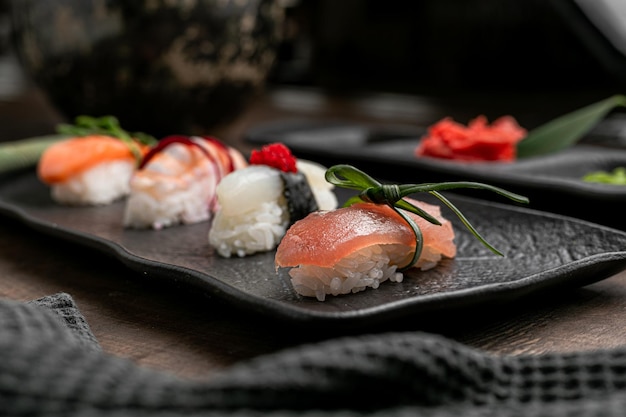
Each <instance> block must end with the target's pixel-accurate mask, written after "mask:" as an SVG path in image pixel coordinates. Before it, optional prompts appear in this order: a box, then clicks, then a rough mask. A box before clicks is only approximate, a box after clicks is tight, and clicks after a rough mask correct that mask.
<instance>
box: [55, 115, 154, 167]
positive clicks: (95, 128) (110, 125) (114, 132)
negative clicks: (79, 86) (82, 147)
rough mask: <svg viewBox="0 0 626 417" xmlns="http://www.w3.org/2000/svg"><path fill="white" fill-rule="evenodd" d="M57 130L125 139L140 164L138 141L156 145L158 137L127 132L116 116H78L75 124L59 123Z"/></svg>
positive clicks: (63, 132) (73, 133) (69, 133)
mask: <svg viewBox="0 0 626 417" xmlns="http://www.w3.org/2000/svg"><path fill="white" fill-rule="evenodd" d="M56 130H57V132H58V133H61V134H65V135H71V136H89V135H106V136H112V137H114V138H118V139H120V140H121V141H123V142H124V143H125V144H126V145H127V146H128V149H130V151H131V152H132V154H133V156H134V157H135V159H136V160H137V163H138V164H139V163H140V162H141V158H142V155H141V152H140V151H139V147H138V146H137V143H136V142H135V141H137V142H139V143H142V144H144V145H149V146H151V145H154V144H156V143H157V140H156V138H154V137H153V136H151V135H149V134H147V133H143V132H133V133H130V132H127V131H126V130H124V129H122V127H121V126H120V123H119V120H118V119H117V117H115V116H102V117H92V116H78V117H76V119H74V124H65V123H62V124H59V125H58V126H57V129H56Z"/></svg>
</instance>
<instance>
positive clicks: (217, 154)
mask: <svg viewBox="0 0 626 417" xmlns="http://www.w3.org/2000/svg"><path fill="white" fill-rule="evenodd" d="M246 165H247V161H246V159H245V158H244V156H243V155H242V154H241V153H240V152H239V151H238V150H236V149H234V148H232V147H229V146H226V145H225V144H223V143H222V142H220V141H219V140H217V139H215V138H211V137H195V136H192V137H185V136H170V137H167V138H164V139H162V140H161V141H160V142H159V144H158V145H156V146H155V147H153V148H152V149H151V150H150V152H149V153H148V154H147V155H146V156H145V157H144V160H143V162H142V164H141V166H140V167H139V169H138V170H137V171H136V172H135V173H134V174H133V176H132V178H131V179H130V195H129V197H128V200H127V202H126V207H125V211H124V219H123V223H124V226H126V227H132V228H153V229H162V228H164V227H169V226H173V225H176V224H190V223H198V222H201V221H205V220H208V219H210V218H211V216H212V214H213V212H214V211H215V210H216V208H217V197H216V187H217V185H218V184H219V182H220V181H221V180H222V178H223V177H224V176H225V175H227V174H229V173H230V172H232V171H234V170H237V169H240V168H243V167H245V166H246Z"/></svg>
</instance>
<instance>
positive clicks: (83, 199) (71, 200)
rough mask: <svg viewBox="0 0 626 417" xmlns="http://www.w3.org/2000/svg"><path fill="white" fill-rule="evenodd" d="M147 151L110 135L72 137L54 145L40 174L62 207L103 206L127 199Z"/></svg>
mask: <svg viewBox="0 0 626 417" xmlns="http://www.w3.org/2000/svg"><path fill="white" fill-rule="evenodd" d="M146 150H147V147H146V146H145V145H142V144H140V143H127V142H124V141H122V140H120V139H119V138H115V137H113V136H107V135H100V134H94V135H87V136H76V137H71V138H68V139H65V140H62V141H59V142H57V143H54V144H52V145H51V146H50V147H48V148H47V149H46V150H45V151H44V152H43V154H42V156H41V158H40V160H39V163H38V166H37V174H38V176H39V178H40V179H41V181H42V182H44V183H46V184H48V185H50V186H51V194H52V198H53V199H54V200H55V201H57V202H59V203H62V204H70V205H103V204H109V203H111V202H113V201H115V200H117V199H119V198H122V197H124V196H126V195H127V194H128V192H129V190H130V188H129V180H130V177H131V175H132V174H133V172H134V170H135V168H136V166H137V155H135V154H134V153H133V151H135V152H138V153H139V154H140V155H141V154H143V153H144V152H145V151H146Z"/></svg>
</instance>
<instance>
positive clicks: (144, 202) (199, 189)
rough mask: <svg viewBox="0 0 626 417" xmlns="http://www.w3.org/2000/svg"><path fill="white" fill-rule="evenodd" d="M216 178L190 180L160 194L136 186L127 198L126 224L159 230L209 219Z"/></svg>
mask: <svg viewBox="0 0 626 417" xmlns="http://www.w3.org/2000/svg"><path fill="white" fill-rule="evenodd" d="M214 182H215V180H214V179H213V178H210V177H207V178H204V179H200V180H198V181H196V182H194V183H191V184H189V187H188V188H184V189H179V190H177V191H176V192H173V193H165V192H164V193H163V194H161V195H154V194H151V193H149V192H145V191H143V190H137V191H135V192H133V193H131V195H130V196H129V197H128V201H127V202H126V209H125V211H124V226H126V227H133V228H153V229H156V230H159V229H163V228H165V227H169V226H174V225H177V224H191V223H198V222H201V221H205V220H208V219H209V218H210V214H211V213H210V210H209V205H210V200H211V198H213V197H214V196H213V192H212V189H213V188H214V187H215V184H214Z"/></svg>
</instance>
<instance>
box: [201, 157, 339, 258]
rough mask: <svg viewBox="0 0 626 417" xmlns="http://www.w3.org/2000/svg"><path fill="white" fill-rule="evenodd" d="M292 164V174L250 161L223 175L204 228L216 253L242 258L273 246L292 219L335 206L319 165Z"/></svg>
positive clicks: (334, 198)
mask: <svg viewBox="0 0 626 417" xmlns="http://www.w3.org/2000/svg"><path fill="white" fill-rule="evenodd" d="M294 160H295V159H294ZM296 166H297V172H296V173H293V172H283V171H281V170H279V169H277V168H274V167H271V166H268V165H256V164H255V165H250V166H248V167H246V168H243V169H240V170H237V171H235V172H232V173H231V174H229V175H227V176H226V177H224V179H223V180H222V182H220V184H219V185H218V187H217V198H218V205H219V208H218V211H217V212H216V214H215V216H214V218H213V222H212V225H211V229H210V231H209V243H210V244H211V246H212V247H214V248H215V250H216V251H217V253H218V254H220V255H221V256H223V257H231V256H239V257H244V256H246V255H251V254H253V253H257V252H265V251H268V250H272V249H274V248H275V247H276V245H278V243H279V242H280V240H281V239H282V237H283V236H284V234H285V231H286V230H287V228H288V227H289V226H290V225H291V224H293V222H295V221H296V220H298V219H300V218H302V217H304V216H306V215H307V214H308V213H310V212H311V211H314V210H317V209H319V208H324V209H332V208H336V207H337V198H336V197H335V194H334V193H333V191H332V190H333V187H334V186H333V185H332V184H330V183H327V182H326V181H325V180H324V173H325V169H324V167H322V166H321V165H319V164H316V163H313V162H309V161H303V160H297V162H296Z"/></svg>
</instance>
